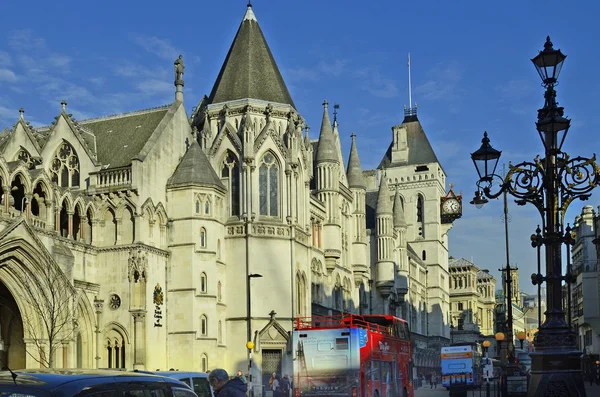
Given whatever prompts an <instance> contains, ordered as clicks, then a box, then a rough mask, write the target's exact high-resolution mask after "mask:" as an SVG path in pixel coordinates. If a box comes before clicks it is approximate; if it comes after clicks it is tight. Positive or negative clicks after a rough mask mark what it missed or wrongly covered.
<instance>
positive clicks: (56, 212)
mask: <svg viewBox="0 0 600 397" xmlns="http://www.w3.org/2000/svg"><path fill="white" fill-rule="evenodd" d="M54 230H55V231H56V232H57V233H59V234H60V208H58V205H57V206H56V207H55V208H54Z"/></svg>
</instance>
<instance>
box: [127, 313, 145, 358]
mask: <svg viewBox="0 0 600 397" xmlns="http://www.w3.org/2000/svg"><path fill="white" fill-rule="evenodd" d="M131 314H132V315H133V334H134V351H133V369H141V370H143V369H145V363H146V332H145V331H146V327H145V319H146V311H145V310H136V311H134V312H131Z"/></svg>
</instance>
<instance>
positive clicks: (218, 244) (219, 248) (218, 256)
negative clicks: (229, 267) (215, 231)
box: [217, 240, 221, 260]
mask: <svg viewBox="0 0 600 397" xmlns="http://www.w3.org/2000/svg"><path fill="white" fill-rule="evenodd" d="M217 259H219V260H220V259H221V240H217Z"/></svg>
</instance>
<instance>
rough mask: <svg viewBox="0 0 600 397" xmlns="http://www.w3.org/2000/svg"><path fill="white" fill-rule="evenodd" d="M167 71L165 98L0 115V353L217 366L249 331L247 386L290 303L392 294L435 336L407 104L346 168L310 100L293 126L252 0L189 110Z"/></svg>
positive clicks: (336, 308)
mask: <svg viewBox="0 0 600 397" xmlns="http://www.w3.org/2000/svg"><path fill="white" fill-rule="evenodd" d="M183 72H184V66H183V60H182V59H181V57H180V59H178V60H176V62H175V101H174V102H173V103H171V104H169V105H167V106H162V107H157V108H153V109H148V110H141V111H136V112H131V113H127V114H119V115H113V116H107V117H101V118H98V119H92V120H75V119H74V118H73V116H72V115H71V114H69V110H68V107H67V103H66V102H63V103H62V109H58V110H60V111H59V112H58V115H57V116H56V117H55V121H54V122H52V125H51V126H49V127H43V128H32V126H31V125H30V123H29V122H28V121H27V117H26V114H25V113H24V112H23V111H21V113H20V116H19V117H18V118H17V117H15V118H16V119H17V121H16V123H15V125H14V126H13V128H12V129H10V130H9V129H5V130H4V132H3V133H2V134H1V135H0V153H1V156H0V179H1V182H2V205H1V207H0V227H1V230H0V341H1V343H0V357H1V358H2V360H3V361H4V362H5V363H6V364H7V365H9V366H10V367H11V368H23V367H38V366H40V365H53V366H57V367H92V368H94V367H100V368H105V367H111V368H128V369H131V368H147V369H151V370H154V369H157V368H160V369H168V368H177V369H180V370H201V371H206V370H208V369H211V368H215V367H218V366H219V367H224V368H226V369H228V370H230V371H232V370H236V369H238V368H245V367H246V360H247V349H246V347H245V344H246V341H247V339H248V338H250V339H251V340H253V341H254V342H255V347H254V349H253V350H254V358H255V366H254V368H255V373H254V374H255V377H256V378H257V379H258V383H259V387H260V381H261V379H260V376H257V375H259V374H260V373H264V374H269V373H270V372H272V371H273V370H276V371H283V372H290V371H291V347H290V343H288V341H289V339H290V331H291V330H292V328H293V319H294V318H295V317H296V316H309V315H311V314H332V313H338V312H355V313H361V312H362V313H367V312H370V313H390V314H396V315H399V316H402V317H404V318H406V319H408V320H409V322H410V323H411V327H412V331H413V333H414V334H415V335H417V336H419V335H420V337H421V338H422V340H425V341H426V338H428V337H429V338H431V339H432V340H434V341H436V342H435V343H438V344H443V343H447V341H448V338H449V328H448V324H449V294H448V280H449V274H448V260H447V253H448V237H447V233H448V231H449V229H450V228H451V226H452V223H451V222H449V221H442V215H441V211H442V209H441V202H442V201H443V199H444V197H446V196H447V195H446V190H445V183H446V181H445V178H446V176H445V173H444V171H443V169H442V167H441V165H440V164H439V162H438V161H437V158H436V156H435V153H434V152H433V149H432V148H431V145H430V144H429V142H428V140H427V137H426V136H425V133H424V131H423V129H422V127H421V124H420V123H419V121H418V119H417V117H416V112H415V109H409V110H408V112H407V116H406V118H405V119H404V121H403V122H402V123H401V124H400V125H398V126H395V127H393V129H392V132H393V139H392V144H391V145H390V147H389V149H388V151H387V152H386V154H385V156H384V158H383V161H382V163H381V166H380V168H379V170H378V171H363V170H362V168H361V165H360V161H359V157H358V151H357V146H356V140H355V137H353V139H352V147H351V150H350V156H349V159H348V162H347V168H346V167H345V164H346V163H345V161H344V158H343V156H342V148H341V145H340V132H339V131H338V125H337V121H336V120H335V119H334V121H333V123H332V122H331V121H330V115H329V109H328V105H327V102H325V103H324V106H323V118H322V124H321V128H320V131H319V137H318V139H317V140H311V139H310V138H309V135H308V127H307V126H306V124H305V120H304V119H303V117H302V116H301V115H300V114H299V113H298V110H297V109H296V107H295V105H294V102H293V100H292V98H291V96H290V94H289V92H288V89H287V88H286V85H285V83H284V80H283V78H282V76H281V74H280V72H279V70H278V67H277V65H276V63H275V60H274V58H273V56H272V54H271V52H270V50H269V47H268V45H267V43H266V41H265V38H264V36H263V34H262V31H261V29H260V27H259V25H258V22H257V20H256V17H255V15H254V12H253V10H252V8H251V6H249V7H248V8H247V10H246V13H245V15H244V17H243V20H242V23H241V25H240V27H239V30H238V32H237V34H236V36H235V39H234V41H233V43H232V45H231V47H230V50H229V53H228V54H227V57H226V59H225V61H224V63H223V66H222V68H221V71H220V73H219V75H218V77H217V79H216V82H215V84H214V87H213V89H212V91H211V93H210V95H209V96H205V97H204V98H202V99H201V100H200V103H199V104H198V105H197V106H196V107H195V108H194V110H193V112H192V114H191V115H188V113H187V112H186V109H185V106H184V101H183V100H184V93H183V86H184V83H183ZM259 275H261V276H262V277H258V276H259ZM248 286H250V288H248ZM247 296H251V303H252V305H251V306H249V302H248V300H247ZM249 311H251V315H250V316H249V317H250V320H249V321H248V320H247V319H248V312H249ZM48 320H53V321H51V322H50V323H51V326H49V325H48V324H49V321H48ZM423 338H424V339H423ZM427 346H428V344H427V343H425V344H424V345H423V346H421V348H422V349H427ZM438 351H439V350H438ZM40 361H41V362H42V364H40ZM423 365H425V363H424V364H423ZM267 376H268V375H267Z"/></svg>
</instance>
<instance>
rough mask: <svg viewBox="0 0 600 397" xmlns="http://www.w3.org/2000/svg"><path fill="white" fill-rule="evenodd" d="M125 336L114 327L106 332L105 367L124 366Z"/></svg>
mask: <svg viewBox="0 0 600 397" xmlns="http://www.w3.org/2000/svg"><path fill="white" fill-rule="evenodd" d="M125 347H126V344H125V338H124V337H123V335H121V333H120V332H118V331H117V330H115V329H112V330H110V331H109V332H108V334H107V337H106V360H107V361H106V366H107V368H125Z"/></svg>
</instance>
